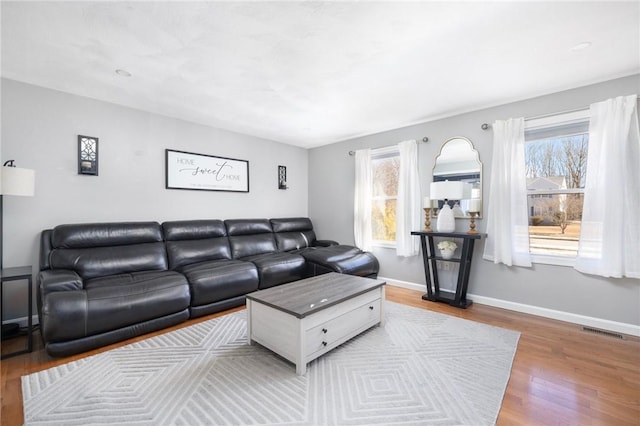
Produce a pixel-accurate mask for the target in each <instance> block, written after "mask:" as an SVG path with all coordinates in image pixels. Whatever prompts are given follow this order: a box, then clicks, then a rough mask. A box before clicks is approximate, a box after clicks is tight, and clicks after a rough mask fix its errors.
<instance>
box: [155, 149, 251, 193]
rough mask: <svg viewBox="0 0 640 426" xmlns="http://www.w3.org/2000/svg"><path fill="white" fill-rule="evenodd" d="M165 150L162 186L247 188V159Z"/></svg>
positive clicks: (218, 189) (181, 187)
mask: <svg viewBox="0 0 640 426" xmlns="http://www.w3.org/2000/svg"><path fill="white" fill-rule="evenodd" d="M165 152H166V188H167V189H196V190H201V191H231V192H249V162H248V161H246V160H236V159H234V158H225V157H216V156H213V155H204V154H194V153H192V152H183V151H174V150H172V149H167V150H165Z"/></svg>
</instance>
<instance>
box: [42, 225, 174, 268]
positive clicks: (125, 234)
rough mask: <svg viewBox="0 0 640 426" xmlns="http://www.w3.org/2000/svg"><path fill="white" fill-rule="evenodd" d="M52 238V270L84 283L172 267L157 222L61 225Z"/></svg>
mask: <svg viewBox="0 0 640 426" xmlns="http://www.w3.org/2000/svg"><path fill="white" fill-rule="evenodd" d="M50 236H51V240H50V246H49V249H50V253H49V256H48V258H49V262H48V266H49V267H50V268H51V269H70V270H73V271H75V272H76V273H78V275H80V276H81V277H82V278H84V279H88V278H95V277H102V276H106V275H114V274H122V273H129V272H136V271H151V270H165V269H167V266H168V262H167V255H166V250H165V247H164V243H163V241H162V230H161V228H160V224H159V223H157V222H121V223H87V224H73V225H59V226H57V227H55V228H54V229H53V230H52V231H51V232H50ZM41 263H42V261H41Z"/></svg>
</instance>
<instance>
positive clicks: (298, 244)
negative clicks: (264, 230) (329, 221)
mask: <svg viewBox="0 0 640 426" xmlns="http://www.w3.org/2000/svg"><path fill="white" fill-rule="evenodd" d="M271 227H272V228H273V232H274V237H275V240H276V245H277V247H278V251H290V250H297V249H301V248H305V247H310V246H313V245H314V243H315V241H316V234H315V232H313V224H312V223H311V220H310V219H309V218H307V217H294V218H283V219H271Z"/></svg>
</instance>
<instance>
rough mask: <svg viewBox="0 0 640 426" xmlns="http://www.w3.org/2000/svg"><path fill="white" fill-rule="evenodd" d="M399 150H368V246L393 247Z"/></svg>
mask: <svg viewBox="0 0 640 426" xmlns="http://www.w3.org/2000/svg"><path fill="white" fill-rule="evenodd" d="M399 172H400V151H399V149H398V147H397V146H392V147H387V148H380V149H375V150H372V151H371V178H372V187H373V188H372V196H371V233H372V244H374V245H378V246H387V247H394V246H395V244H396V207H397V201H398V179H399Z"/></svg>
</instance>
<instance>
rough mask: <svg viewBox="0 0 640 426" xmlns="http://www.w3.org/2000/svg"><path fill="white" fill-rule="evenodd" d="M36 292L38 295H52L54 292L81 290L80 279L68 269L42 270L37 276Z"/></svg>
mask: <svg viewBox="0 0 640 426" xmlns="http://www.w3.org/2000/svg"><path fill="white" fill-rule="evenodd" d="M37 282H38V290H40V292H41V293H40V294H41V295H42V296H44V295H45V294H48V293H52V292H54V291H73V290H82V289H83V284H82V278H80V275H78V274H77V273H75V272H74V271H71V270H68V269H56V270H51V269H48V270H44V271H40V273H39V274H38V279H37Z"/></svg>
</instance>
